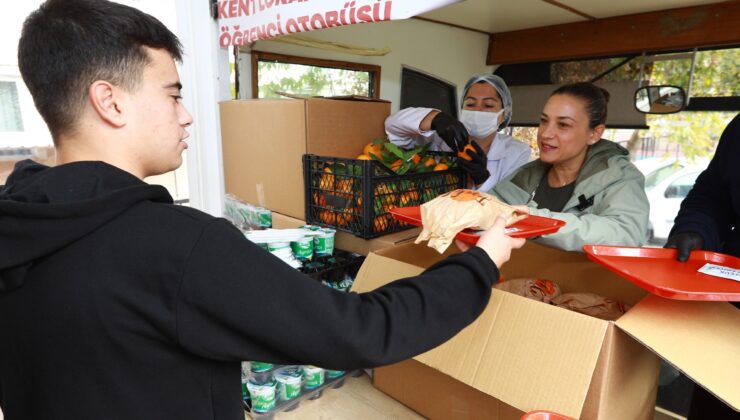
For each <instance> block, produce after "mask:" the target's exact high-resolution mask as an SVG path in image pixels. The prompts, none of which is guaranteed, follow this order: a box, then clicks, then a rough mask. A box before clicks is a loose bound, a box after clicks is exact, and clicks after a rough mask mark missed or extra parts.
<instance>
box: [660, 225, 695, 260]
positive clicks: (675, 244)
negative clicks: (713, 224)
mask: <svg viewBox="0 0 740 420" xmlns="http://www.w3.org/2000/svg"><path fill="white" fill-rule="evenodd" d="M703 246H704V238H702V236H701V235H699V234H698V233H696V232H681V233H677V234H675V235H672V236H671V237H670V238H668V241H666V243H665V246H664V247H663V248H676V249H678V258H677V259H678V260H679V261H681V262H686V260H688V259H689V255H690V254H691V251H693V250H695V249H702V247H703Z"/></svg>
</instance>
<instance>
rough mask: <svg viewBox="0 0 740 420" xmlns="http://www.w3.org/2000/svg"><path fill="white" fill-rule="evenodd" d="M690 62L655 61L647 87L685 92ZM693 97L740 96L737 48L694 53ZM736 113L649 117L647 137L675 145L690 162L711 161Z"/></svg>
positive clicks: (696, 113) (739, 55)
mask: <svg viewBox="0 0 740 420" xmlns="http://www.w3.org/2000/svg"><path fill="white" fill-rule="evenodd" d="M690 69H691V60H669V61H658V62H655V63H654V65H653V68H652V71H651V72H650V73H649V79H650V84H653V85H676V86H681V87H683V88H684V89H688V84H689V74H690ZM690 94H691V96H692V97H697V96H699V97H701V96H704V97H707V96H713V97H716V96H740V48H733V49H724V50H713V51H701V52H697V55H696V64H695V66H694V77H693V81H692V86H691V92H690ZM734 115H735V112H687V111H682V112H679V113H677V114H669V115H648V117H647V121H648V125H649V126H650V135H651V136H652V137H654V138H664V139H668V140H669V141H672V142H677V143H678V144H679V145H680V147H681V151H682V152H683V154H684V155H685V156H686V157H687V158H689V159H690V160H691V159H696V158H710V157H711V156H712V155H713V154H714V149H715V147H716V145H717V141H718V140H719V136H720V135H721V134H722V131H723V130H724V128H725V126H727V124H729V122H730V120H731V119H732V117H733V116H734Z"/></svg>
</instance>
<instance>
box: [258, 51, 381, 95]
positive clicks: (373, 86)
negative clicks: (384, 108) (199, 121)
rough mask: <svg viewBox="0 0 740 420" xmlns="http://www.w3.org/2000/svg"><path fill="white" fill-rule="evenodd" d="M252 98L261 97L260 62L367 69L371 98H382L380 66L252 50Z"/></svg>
mask: <svg viewBox="0 0 740 420" xmlns="http://www.w3.org/2000/svg"><path fill="white" fill-rule="evenodd" d="M251 56H252V98H253V99H258V98H259V86H258V81H259V74H258V71H259V70H258V68H259V62H260V61H272V62H280V63H287V64H300V65H304V66H314V67H326V68H335V69H342V70H353V71H365V72H368V73H370V98H371V99H380V69H381V68H380V66H376V65H373V64H364V63H354V62H351V61H338V60H325V59H321V58H310V57H300V56H297V55H287V54H276V53H271V52H266V51H252V52H251Z"/></svg>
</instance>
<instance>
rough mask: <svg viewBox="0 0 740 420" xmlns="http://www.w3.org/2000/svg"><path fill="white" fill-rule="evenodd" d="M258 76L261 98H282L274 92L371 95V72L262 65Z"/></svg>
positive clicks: (285, 64)
mask: <svg viewBox="0 0 740 420" xmlns="http://www.w3.org/2000/svg"><path fill="white" fill-rule="evenodd" d="M257 74H258V77H259V81H258V85H259V97H260V98H279V97H280V95H278V94H277V93H275V92H287V93H292V94H295V95H302V96H342V95H358V96H369V94H370V92H369V88H370V73H369V72H363V71H355V70H346V69H336V68H327V67H317V66H306V65H301V64H290V63H280V62H268V61H260V62H259V65H258V70H257Z"/></svg>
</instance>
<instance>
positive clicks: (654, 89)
mask: <svg viewBox="0 0 740 420" xmlns="http://www.w3.org/2000/svg"><path fill="white" fill-rule="evenodd" d="M685 106H686V91H684V90H683V88H681V87H678V86H670V85H660V86H645V87H641V88H639V89H637V90H636V91H635V108H636V109H637V111H638V112H642V113H643V114H673V113H675V112H679V111H681V110H682V109H684V107H685Z"/></svg>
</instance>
